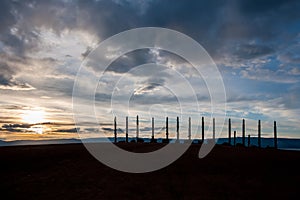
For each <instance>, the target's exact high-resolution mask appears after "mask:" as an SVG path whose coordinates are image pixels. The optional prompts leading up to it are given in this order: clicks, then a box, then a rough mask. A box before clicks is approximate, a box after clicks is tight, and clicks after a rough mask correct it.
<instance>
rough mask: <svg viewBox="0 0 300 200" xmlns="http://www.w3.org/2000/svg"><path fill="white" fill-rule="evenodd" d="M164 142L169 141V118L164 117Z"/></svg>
mask: <svg viewBox="0 0 300 200" xmlns="http://www.w3.org/2000/svg"><path fill="white" fill-rule="evenodd" d="M166 140H169V118H168V117H166Z"/></svg>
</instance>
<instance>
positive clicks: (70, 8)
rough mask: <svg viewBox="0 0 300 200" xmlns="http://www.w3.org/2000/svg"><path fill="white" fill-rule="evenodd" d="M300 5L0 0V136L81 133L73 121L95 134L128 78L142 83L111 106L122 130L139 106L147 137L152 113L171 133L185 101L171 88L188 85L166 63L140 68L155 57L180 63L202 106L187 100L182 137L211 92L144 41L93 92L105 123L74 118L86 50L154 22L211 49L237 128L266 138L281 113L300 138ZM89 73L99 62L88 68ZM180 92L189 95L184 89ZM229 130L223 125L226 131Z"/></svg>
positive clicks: (283, 128) (109, 117)
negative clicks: (75, 94)
mask: <svg viewBox="0 0 300 200" xmlns="http://www.w3.org/2000/svg"><path fill="white" fill-rule="evenodd" d="M299 10H300V2H299V1H292V0H290V1H289V0H288V1H287V0H275V1H271V0H267V1H258V0H247V1H222V2H219V1H215V0H212V1H197V0H195V1H181V0H175V1H174V0H166V1H160V0H145V1H142V0H138V1H135V0H125V1H119V0H107V1H96V0H41V1H33V0H25V1H23V0H20V1H19V0H4V1H0V58H1V59H0V95H1V99H0V140H22V139H49V138H50V139H56V138H78V135H77V132H76V130H77V129H76V128H78V130H79V131H80V132H81V133H83V134H84V135H85V137H95V136H97V133H98V132H99V131H103V132H107V133H108V134H111V133H112V132H111V128H113V127H112V126H113V124H112V122H113V117H114V114H116V113H112V112H113V110H112V109H111V107H110V106H111V101H110V100H111V95H112V94H114V93H115V94H126V92H127V91H128V88H129V87H130V86H136V89H135V90H134V93H133V94H132V97H131V101H130V103H129V104H128V105H129V106H130V109H129V111H128V110H127V106H128V105H116V107H115V108H114V109H115V110H118V112H117V114H118V119H119V120H120V121H119V122H118V125H119V127H120V128H121V129H124V128H125V127H124V123H125V116H126V115H129V116H130V127H131V129H130V131H131V133H132V136H133V135H134V128H135V126H134V120H135V116H136V115H137V114H138V115H139V116H140V118H141V134H142V136H145V137H146V136H149V133H150V132H149V131H150V129H149V128H150V127H151V122H150V119H151V117H152V116H155V118H156V119H157V123H156V125H157V127H158V128H157V135H158V136H159V135H160V134H161V136H162V134H163V129H162V130H161V128H163V127H164V119H165V117H166V116H169V117H170V129H171V130H173V131H171V136H175V127H176V124H175V119H176V116H178V115H179V114H180V109H179V104H178V101H177V99H176V96H174V94H172V92H170V90H168V89H167V88H168V85H174V86H176V87H177V88H184V87H185V86H184V84H182V82H180V81H178V79H177V78H176V77H175V76H174V74H172V73H171V72H170V70H168V69H165V70H162V69H157V70H156V71H157V73H156V74H155V75H153V74H149V73H148V72H147V70H146V71H145V70H138V68H135V66H138V65H141V64H146V63H150V62H152V63H158V64H162V65H165V66H167V67H170V68H172V69H176V70H177V71H179V72H180V73H181V74H182V75H183V76H184V77H185V78H186V79H187V80H188V81H190V82H191V83H194V84H197V85H198V87H197V89H196V90H195V91H196V95H197V98H198V103H199V107H200V111H201V113H196V111H195V108H194V105H193V104H187V105H189V106H187V107H185V108H184V109H185V111H186V115H184V116H182V121H184V122H186V123H185V124H183V126H182V134H183V136H185V135H186V131H185V130H186V129H187V118H188V117H189V116H192V117H194V119H193V122H196V121H197V120H196V119H195V118H196V117H197V116H198V115H197V114H200V115H201V116H205V117H207V118H209V117H211V116H210V112H211V110H210V109H211V108H210V95H209V93H208V91H207V87H206V85H205V82H204V81H203V79H202V78H201V77H200V76H199V77H198V76H196V75H195V71H194V69H193V67H191V65H190V64H189V63H187V62H186V61H185V60H183V59H182V58H180V57H179V56H176V55H174V54H171V53H168V52H166V51H161V50H157V49H150V50H149V49H143V50H137V51H135V52H131V53H128V54H126V55H123V56H121V57H119V58H118V59H116V60H115V62H113V63H112V64H111V65H110V67H109V70H107V71H106V73H105V76H104V77H103V79H102V81H101V82H99V85H98V87H97V90H96V94H95V100H96V102H95V108H96V110H95V112H96V113H98V114H99V115H98V116H99V124H92V123H90V120H89V118H90V117H91V116H84V113H83V116H82V120H81V121H82V123H80V124H77V125H75V124H74V120H73V111H72V90H73V84H74V80H75V77H76V74H77V71H78V69H79V67H80V65H81V63H82V62H83V61H84V59H85V58H86V57H87V55H88V53H89V52H90V51H91V50H92V49H94V48H95V47H97V44H98V43H99V42H101V41H103V40H104V39H106V38H108V37H110V36H112V35H115V34H117V33H119V32H121V31H125V30H128V29H132V28H138V27H148V26H151V27H163V28H169V29H174V30H177V31H180V32H182V33H184V34H186V35H188V36H190V37H191V38H193V39H194V40H196V41H197V42H199V43H200V44H201V45H202V46H203V47H204V48H205V49H206V51H207V52H208V53H209V55H210V56H211V57H212V58H213V60H214V62H215V63H216V65H217V67H218V69H219V70H220V73H221V74H222V77H223V80H224V85H225V89H226V96H227V109H226V110H227V112H226V115H227V118H229V117H230V118H231V119H232V129H233V130H237V132H238V134H239V133H240V132H241V119H242V118H245V119H246V121H247V133H249V134H252V135H255V134H256V132H257V120H259V119H261V120H262V127H263V130H262V132H263V137H271V136H272V125H273V121H274V120H276V121H277V123H278V131H279V136H280V137H293V138H299V137H300V124H299V119H300V104H299V102H300V56H299V55H300V12H299ZM106 56H108V57H107V58H109V56H116V55H109V54H107V55H106ZM90 73H95V74H96V73H97V70H95V69H92V68H91V72H90ZM121 77H123V78H122V79H120V78H121ZM124 77H125V78H124ZM119 80H121V81H119ZM82 81H84V83H85V87H87V88H93V87H95V86H94V85H91V84H90V82H89V80H88V79H87V80H82ZM118 81H119V82H118ZM116 83H118V85H117V86H116V85H115V84H116ZM176 95H179V96H181V97H185V98H186V99H187V103H189V100H190V99H189V98H190V96H189V94H188V90H186V89H182V90H181V91H180V93H178V94H176ZM81 102H82V104H81V105H80V106H81V107H82V110H83V111H84V110H85V108H86V106H87V105H89V104H90V103H91V102H89V101H88V99H86V98H84V96H83V98H82V101H81ZM100 116H101V117H100ZM104 116H105V117H104ZM215 117H216V118H217V120H218V116H215ZM193 126H197V124H196V123H194V124H193ZM160 130H161V131H160ZM226 131H227V128H226V124H225V128H224V131H223V132H224V135H226Z"/></svg>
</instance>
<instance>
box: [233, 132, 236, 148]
mask: <svg viewBox="0 0 300 200" xmlns="http://www.w3.org/2000/svg"><path fill="white" fill-rule="evenodd" d="M233 145H234V146H235V145H236V131H233Z"/></svg>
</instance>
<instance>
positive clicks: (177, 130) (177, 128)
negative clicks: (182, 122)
mask: <svg viewBox="0 0 300 200" xmlns="http://www.w3.org/2000/svg"><path fill="white" fill-rule="evenodd" d="M176 133H177V142H179V117H177V127H176Z"/></svg>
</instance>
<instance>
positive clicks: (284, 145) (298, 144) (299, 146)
mask: <svg viewBox="0 0 300 200" xmlns="http://www.w3.org/2000/svg"><path fill="white" fill-rule="evenodd" d="M108 139H109V141H110V142H113V141H114V138H113V137H110V138H108ZM135 139H136V138H129V142H132V141H134V140H135ZM141 139H143V141H144V143H150V139H149V138H141ZM175 140H176V139H172V138H171V139H170V143H174V142H175ZM208 140H210V139H208ZM246 140H247V139H246ZM162 141H163V138H157V143H162ZM184 141H185V140H183V139H182V140H180V143H183V142H184ZM197 141H198V140H194V142H195V143H197ZM206 141H207V140H206ZM227 141H228V139H227V138H219V139H218V140H217V144H219V145H220V144H224V143H227ZM241 141H242V138H240V137H238V138H237V139H236V143H237V144H238V143H241ZM93 142H99V143H107V142H108V140H107V138H89V139H82V140H80V139H54V140H16V141H1V140H0V147H1V146H27V145H51V144H77V143H93ZM118 142H125V137H119V138H118ZM246 144H247V141H246ZM231 146H233V144H232V145H231ZM246 146H247V145H246ZM250 147H257V138H256V137H253V138H251V144H250ZM268 147H271V148H272V147H273V138H262V148H268ZM278 149H281V150H291V151H300V138H299V139H298V138H278Z"/></svg>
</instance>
